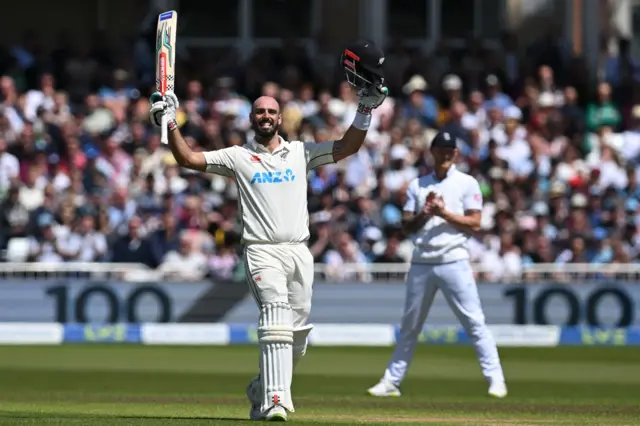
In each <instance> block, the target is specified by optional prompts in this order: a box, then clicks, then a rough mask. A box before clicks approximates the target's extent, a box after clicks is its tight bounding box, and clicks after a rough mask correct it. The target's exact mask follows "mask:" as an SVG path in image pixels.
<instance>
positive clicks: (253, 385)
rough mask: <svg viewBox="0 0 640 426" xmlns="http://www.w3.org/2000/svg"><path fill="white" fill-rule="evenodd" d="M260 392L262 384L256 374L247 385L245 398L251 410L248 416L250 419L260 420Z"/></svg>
mask: <svg viewBox="0 0 640 426" xmlns="http://www.w3.org/2000/svg"><path fill="white" fill-rule="evenodd" d="M261 394H262V384H261V383H260V376H256V377H254V378H253V379H251V381H250V382H249V384H248V385H247V399H249V402H250V403H251V411H249V418H250V419H251V420H262V412H261V411H260V404H261V402H262V401H261V400H260V399H261V398H260V395H261Z"/></svg>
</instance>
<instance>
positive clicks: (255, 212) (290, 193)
mask: <svg viewBox="0 0 640 426" xmlns="http://www.w3.org/2000/svg"><path fill="white" fill-rule="evenodd" d="M333 145H334V142H321V143H315V142H299V141H291V142H287V141H285V140H284V139H282V138H280V146H279V147H278V148H277V149H276V150H274V151H273V152H269V151H268V150H267V149H266V148H265V147H263V146H262V145H260V144H259V143H257V142H255V141H251V142H249V143H247V144H244V145H243V146H233V147H230V148H225V149H221V150H217V151H210V152H205V153H204V157H205V159H206V161H207V172H209V173H215V174H220V175H224V176H232V177H234V178H235V180H236V183H237V185H238V195H239V196H238V204H239V209H240V213H241V217H242V225H243V231H242V240H243V242H244V243H245V244H281V243H285V244H286V243H289V244H293V243H303V242H305V241H307V240H308V239H309V211H308V208H307V172H308V171H309V170H311V169H314V168H316V167H319V166H322V165H324V164H328V163H333V162H334V161H333Z"/></svg>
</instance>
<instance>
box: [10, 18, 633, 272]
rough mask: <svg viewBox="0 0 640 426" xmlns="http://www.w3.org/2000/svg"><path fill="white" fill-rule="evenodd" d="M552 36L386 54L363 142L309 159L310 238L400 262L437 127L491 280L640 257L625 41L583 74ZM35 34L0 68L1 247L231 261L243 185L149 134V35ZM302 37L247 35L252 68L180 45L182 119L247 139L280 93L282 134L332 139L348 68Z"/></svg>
mask: <svg viewBox="0 0 640 426" xmlns="http://www.w3.org/2000/svg"><path fill="white" fill-rule="evenodd" d="M558 34H559V33H558V31H557V29H556V28H552V29H551V30H550V31H548V32H547V33H545V34H544V35H543V37H541V38H539V39H537V40H535V41H534V42H533V43H531V44H530V45H529V46H524V45H522V42H521V40H518V39H517V38H516V37H515V35H513V34H509V33H505V34H503V37H502V43H501V45H500V46H497V47H495V48H492V49H487V48H485V47H483V44H482V40H479V39H475V38H474V39H471V38H470V39H469V40H467V43H466V46H464V47H463V48H462V49H459V48H458V47H457V46H455V45H452V44H449V43H448V41H447V40H445V39H443V40H441V41H440V42H439V43H438V45H437V46H436V48H435V50H434V51H433V52H431V53H424V52H422V51H418V50H412V49H405V48H399V47H397V46H391V47H390V48H389V49H387V50H388V55H387V56H388V57H387V59H386V62H385V66H386V67H387V83H388V84H389V86H390V87H391V89H392V91H391V95H390V96H389V97H388V98H387V99H386V100H385V102H384V103H383V105H381V106H380V108H378V109H377V110H376V111H375V113H374V115H373V117H372V125H371V129H370V131H369V133H368V135H367V139H366V141H365V146H364V147H363V148H362V149H361V150H360V151H359V152H358V153H357V154H356V155H354V156H352V157H350V158H349V159H348V160H346V161H344V162H342V163H341V164H337V165H326V166H323V167H320V168H318V169H316V170H314V171H312V172H311V173H310V174H309V182H310V184H309V209H310V232H311V240H310V248H311V251H312V253H313V255H314V258H315V260H316V262H317V263H325V266H326V272H327V275H328V276H329V277H330V278H332V279H337V280H349V279H357V278H365V276H366V269H367V264H369V263H373V262H375V263H397V262H406V261H407V259H408V258H409V257H410V254H411V251H412V241H411V239H409V238H407V236H406V235H402V233H401V232H400V224H401V218H402V207H403V204H404V194H405V191H406V187H407V185H408V183H409V182H410V181H411V180H412V179H414V178H415V177H416V176H418V175H420V174H424V173H429V172H430V171H431V164H432V163H431V158H430V155H429V152H428V148H429V142H430V138H431V137H432V135H433V134H434V132H435V131H436V130H437V129H439V128H447V129H448V130H449V131H450V132H451V133H453V134H455V135H456V137H457V139H458V145H459V147H460V158H459V159H458V164H457V166H458V167H459V168H461V169H462V170H464V171H465V172H468V173H470V174H472V175H474V176H475V177H476V178H477V179H478V180H479V182H480V185H481V191H482V194H483V196H484V200H485V206H484V211H483V220H482V230H481V231H480V232H478V233H476V235H474V237H473V239H472V240H471V242H470V248H471V251H472V255H473V259H474V261H476V262H477V263H479V265H480V266H481V268H482V269H485V270H487V271H488V273H487V274H485V275H486V278H487V279H490V280H495V281H500V282H509V280H511V279H514V278H516V277H517V276H518V275H519V274H520V273H521V272H522V270H523V268H524V267H526V265H530V264H533V263H576V262H593V263H616V262H638V260H640V259H639V252H640V203H639V202H638V199H640V186H639V185H638V181H639V178H640V169H639V167H638V161H640V101H639V99H640V98H639V97H638V96H637V95H638V93H640V79H639V78H638V76H637V75H636V74H638V72H637V68H638V67H637V66H636V62H637V60H636V59H634V58H633V57H632V55H631V51H630V46H629V41H628V40H620V43H619V50H618V52H617V53H616V52H613V51H611V52H610V51H609V50H608V49H604V47H605V46H604V45H603V46H602V48H603V49H602V52H601V53H602V55H601V61H600V63H599V68H598V69H596V70H589V69H588V67H587V62H586V61H585V59H584V58H582V57H572V56H571V55H570V50H569V49H567V46H566V43H565V41H564V40H562V39H561V38H560V37H559V36H558ZM32 40H35V38H34V35H33V34H32V35H30V36H29V37H27V38H26V39H25V40H24V42H23V43H21V44H20V45H18V47H16V48H14V49H13V51H12V55H13V57H12V58H10V60H9V61H8V65H7V66H6V67H5V68H4V69H3V70H2V71H3V72H2V75H0V102H1V104H0V208H1V210H0V250H6V257H5V258H6V259H10V260H19V259H21V258H23V257H25V256H26V260H30V261H53V262H63V261H75V262H79V261H81V262H88V261H98V262H99V261H108V260H110V261H114V262H139V263H143V264H146V265H148V266H150V267H152V268H155V267H158V268H159V270H160V271H166V272H167V274H168V276H169V277H173V278H176V279H184V280H197V279H203V278H204V277H207V276H208V277H212V278H214V279H229V278H230V277H233V276H237V273H238V271H240V270H241V267H242V261H241V257H242V252H241V250H240V244H239V241H238V238H237V235H238V232H239V230H240V226H241V224H240V223H239V220H238V216H239V213H238V208H239V206H238V205H237V199H238V190H239V189H238V187H237V186H236V185H235V182H234V180H233V178H227V177H221V176H213V175H208V174H196V173H191V172H188V171H186V170H184V169H182V168H180V167H179V166H178V165H177V164H176V162H175V159H174V158H173V156H172V155H171V153H170V152H169V151H168V149H167V147H166V146H164V145H162V144H161V143H160V138H159V135H158V133H157V132H156V131H155V129H153V128H152V127H151V126H150V124H149V123H148V117H147V114H148V109H149V102H148V100H147V98H148V96H149V95H150V91H151V90H154V89H153V88H152V86H153V79H152V77H151V76H152V75H153V67H154V64H153V61H152V57H151V56H149V53H148V50H149V49H147V48H146V47H145V46H146V45H145V43H144V42H143V41H140V40H138V41H136V42H135V43H131V45H122V46H121V45H112V46H110V45H109V43H107V41H106V40H99V39H96V40H95V41H94V44H95V45H91V43H86V45H85V46H82V48H80V49H75V48H72V46H71V44H70V43H69V42H70V40H64V38H61V39H60V40H58V41H56V42H55V43H54V44H55V46H54V47H53V49H52V51H51V52H48V53H49V54H50V55H49V57H50V60H51V63H46V61H40V60H39V59H38V58H37V57H39V56H40V55H36V54H35V52H34V51H32V50H31V49H32V46H33V42H32ZM294 44H295V41H294ZM298 47H299V46H289V42H288V43H287V47H286V49H287V52H286V54H285V52H283V51H282V49H275V48H273V49H271V48H269V49H256V51H255V54H254V55H253V56H252V57H249V58H247V61H246V62H245V63H241V62H240V61H239V59H238V55H237V54H236V53H235V52H234V51H233V49H232V48H230V49H228V50H227V51H225V52H222V53H221V56H220V58H218V59H220V60H219V61H217V60H216V61H211V62H209V61H208V59H207V60H205V59H204V58H203V57H202V55H201V54H200V53H198V52H195V53H193V54H192V52H184V53H185V54H183V55H180V58H179V64H178V66H179V68H180V72H179V73H177V76H178V80H177V81H176V82H175V83H176V91H177V93H178V96H179V98H180V100H181V107H180V110H179V111H178V117H177V119H178V123H179V126H180V127H181V130H182V132H183V134H184V135H185V136H186V140H187V141H188V143H189V144H190V145H191V146H192V147H193V148H194V149H196V150H215V149H220V148H224V147H226V146H232V145H238V144H243V143H245V142H246V141H248V140H250V139H251V138H252V137H253V135H252V132H251V130H250V128H249V121H248V116H249V113H250V109H251V99H252V98H254V97H256V96H259V95H260V94H267V95H270V96H274V97H276V98H278V99H279V100H280V102H281V105H282V112H283V118H284V122H283V124H282V126H281V130H282V132H283V134H284V135H285V136H286V138H288V139H291V140H294V139H298V140H304V141H309V142H322V141H327V140H334V139H336V138H339V137H341V136H342V134H343V133H344V131H345V130H346V128H347V126H348V125H349V124H350V123H351V121H352V119H353V116H354V114H355V112H356V108H357V105H356V104H355V94H354V92H353V90H352V89H351V87H350V86H349V85H348V84H347V83H346V82H344V81H342V80H338V79H336V78H334V77H335V76H341V75H342V73H341V71H340V70H338V72H336V73H333V72H325V71H322V72H318V73H317V75H316V74H314V73H313V72H312V71H311V70H312V68H313V67H311V66H310V65H309V64H310V63H311V59H312V58H309V57H307V53H306V52H305V50H304V49H300V48H298ZM187 53H188V54H187ZM523 53H524V54H525V55H523ZM283 58H287V59H286V61H285V60H284V59H283ZM281 59H282V60H281ZM327 71H333V70H327ZM590 71H593V72H590ZM184 232H187V233H184ZM25 247H26V248H25ZM3 260H4V259H3ZM352 263H353V264H355V265H354V266H349V265H348V264H352ZM176 265H180V266H181V267H180V268H176ZM185 265H187V266H185Z"/></svg>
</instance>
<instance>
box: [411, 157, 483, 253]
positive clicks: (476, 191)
mask: <svg viewBox="0 0 640 426" xmlns="http://www.w3.org/2000/svg"><path fill="white" fill-rule="evenodd" d="M431 192H435V193H436V195H441V196H442V197H443V198H444V206H445V209H447V210H448V211H451V212H453V213H455V214H460V215H462V214H464V212H465V211H468V210H480V211H482V193H481V192H480V185H479V184H478V181H477V180H476V179H475V178H474V177H473V176H470V175H468V174H466V173H463V172H461V171H459V170H457V169H456V167H455V166H451V168H450V169H449V171H448V173H447V176H446V177H445V178H444V179H443V180H441V181H439V180H438V179H437V178H436V175H435V173H431V174H429V175H426V176H422V177H419V178H417V179H414V180H413V181H412V182H411V183H410V184H409V188H407V201H406V203H405V205H404V211H406V212H411V213H416V214H417V213H419V212H420V211H422V209H423V208H424V205H425V203H426V199H427V195H428V194H429V193H431ZM468 240H469V235H468V234H466V233H464V232H461V231H459V230H458V229H456V228H455V227H453V226H452V225H450V224H449V223H447V221H445V220H444V219H442V218H441V217H437V216H434V217H432V218H431V219H429V220H428V221H427V223H426V224H425V225H424V227H423V228H422V230H420V231H419V232H418V233H417V234H416V235H415V236H414V245H415V249H414V251H413V257H412V259H411V261H412V262H414V263H449V262H455V261H458V260H464V259H469V250H468V249H467V241H468Z"/></svg>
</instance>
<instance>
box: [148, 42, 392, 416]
mask: <svg viewBox="0 0 640 426" xmlns="http://www.w3.org/2000/svg"><path fill="white" fill-rule="evenodd" d="M361 54H362V52H361ZM386 94H387V89H386V88H385V87H383V86H382V85H381V84H380V85H376V86H371V87H370V88H369V89H367V90H364V89H362V90H359V91H358V100H359V107H358V112H357V114H356V117H355V119H354V122H353V124H352V126H351V127H350V128H349V129H348V130H347V132H346V133H345V135H344V136H343V137H342V139H340V140H337V141H334V142H322V143H313V142H299V141H285V140H284V139H283V138H282V137H280V136H279V135H278V128H279V126H280V124H281V123H282V115H281V113H280V106H279V105H278V102H277V101H276V100H275V99H273V98H270V97H261V98H258V99H257V100H256V101H255V102H254V104H253V108H252V112H251V124H252V128H253V130H254V132H255V139H254V140H252V141H250V142H249V143H247V144H245V145H243V146H234V147H230V148H225V149H221V150H218V151H211V152H194V151H192V150H191V149H190V148H189V146H188V145H187V143H186V142H185V141H184V139H183V137H182V136H181V134H180V131H179V130H178V128H177V124H176V120H175V113H176V109H177V108H178V100H177V98H176V97H175V95H173V94H167V95H166V97H165V99H162V97H161V96H160V95H159V94H154V95H153V96H152V107H151V112H150V117H151V121H152V122H153V123H154V124H156V125H160V124H161V123H162V115H163V114H167V118H168V122H169V146H170V148H171V151H172V153H173V155H174V157H175V158H176V161H177V162H178V164H180V165H181V166H183V167H187V168H190V169H194V170H198V171H201V172H208V173H216V174H220V175H225V176H231V177H233V178H234V179H235V181H236V184H237V185H238V193H239V200H238V202H239V211H240V212H241V213H240V214H241V216H242V222H243V232H242V240H243V243H244V245H245V256H244V258H245V262H246V265H245V266H246V270H247V282H248V284H249V286H250V288H251V291H252V293H253V297H254V299H255V301H256V303H257V305H258V308H259V309H260V315H259V320H258V341H259V346H260V359H259V361H260V362H259V368H260V374H259V375H258V376H256V377H255V378H253V379H252V380H251V382H250V383H249V385H248V386H247V397H248V398H249V401H250V402H251V411H250V414H249V416H250V418H251V419H253V420H261V419H265V420H271V421H285V420H287V411H288V412H293V411H294V405H293V401H292V396H291V382H292V377H293V371H294V369H295V367H296V364H297V363H298V361H299V360H300V358H301V357H302V356H303V355H304V354H305V352H306V348H307V336H308V334H309V332H310V330H311V328H312V327H313V326H312V325H310V324H307V319H308V317H309V313H310V310H311V293H312V284H313V256H312V255H311V252H310V251H309V249H308V247H307V241H308V239H309V213H308V209H307V173H308V171H309V170H311V169H313V168H316V167H318V166H321V165H323V164H328V163H333V162H337V161H339V160H342V159H344V158H346V157H348V156H350V155H352V154H355V153H356V152H357V151H358V150H359V149H360V147H361V146H362V143H363V142H364V139H365V135H366V133H367V129H368V127H369V123H370V120H371V111H372V110H373V109H374V108H377V107H378V106H379V105H380V104H381V103H382V102H383V101H384V99H385V98H386Z"/></svg>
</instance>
